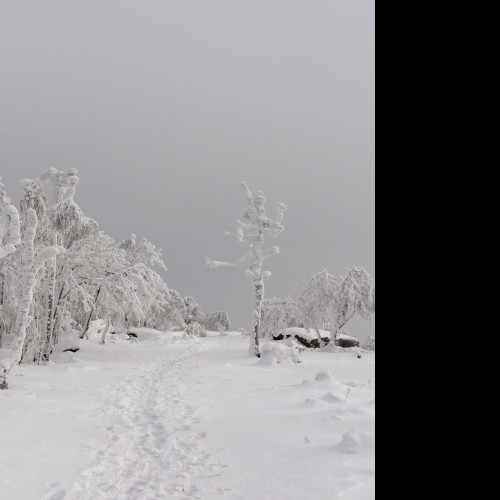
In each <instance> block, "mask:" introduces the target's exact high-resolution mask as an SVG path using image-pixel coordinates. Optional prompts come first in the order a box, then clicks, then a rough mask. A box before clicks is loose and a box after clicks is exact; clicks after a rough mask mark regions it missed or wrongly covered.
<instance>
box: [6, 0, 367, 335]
mask: <svg viewBox="0 0 500 500" xmlns="http://www.w3.org/2000/svg"><path fill="white" fill-rule="evenodd" d="M0 6H1V13H0V67H1V78H0V99H1V100H0V106H1V107H0V141H1V165H0V176H1V177H2V178H3V182H4V184H5V186H6V188H7V190H8V191H9V193H10V194H11V196H12V198H13V199H14V200H15V201H16V202H17V201H18V200H19V197H20V195H21V189H20V187H19V181H20V180H21V179H22V178H25V177H27V178H33V177H38V176H39V175H40V173H41V172H43V171H45V170H47V168H49V167H54V168H56V169H58V170H66V169H68V168H76V169H78V171H79V177H80V184H79V185H78V189H77V194H76V197H75V201H76V202H77V203H78V204H79V205H80V206H81V208H82V209H83V210H84V212H85V213H86V214H87V215H88V216H90V217H92V218H94V219H95V220H97V221H98V223H99V225H100V227H101V229H102V230H104V231H105V232H106V233H108V234H110V235H111V236H112V237H113V238H115V239H116V240H120V239H124V238H125V237H127V236H128V235H129V234H130V233H135V234H137V236H138V237H139V238H141V237H146V238H148V239H149V240H151V241H152V242H153V243H154V244H156V245H157V246H159V247H161V248H162V249H163V255H164V260H165V263H166V265H167V267H168V272H166V273H164V277H165V279H166V281H167V283H168V284H169V286H171V287H172V288H175V289H177V290H179V291H180V292H181V293H182V294H183V295H191V296H193V297H194V298H195V299H196V300H197V301H198V303H199V304H200V306H201V309H202V310H203V311H205V312H210V311H215V310H227V311H228V312H229V315H230V318H231V320H232V323H233V327H234V328H238V327H247V326H249V323H250V314H251V307H252V303H251V300H252V298H251V297H252V287H251V283H250V282H249V280H248V279H247V278H246V277H245V276H244V275H243V274H242V273H241V272H240V271H238V270H237V269H231V268H224V269H216V270H214V269H209V268H207V267H206V266H205V264H204V257H205V256H206V255H207V256H209V257H212V258H215V259H218V260H231V259H234V258H236V257H238V256H239V255H240V252H241V248H239V247H237V246H236V245H235V244H234V242H233V241H232V240H231V239H229V238H227V237H226V236H224V231H225V230H231V231H232V230H234V229H235V220H236V219H237V218H240V217H241V215H242V213H243V211H244V209H245V199H244V195H243V192H242V190H241V188H240V186H239V184H240V181H246V182H247V183H248V185H249V186H250V188H251V189H252V190H255V191H257V190H262V191H263V192H264V194H265V195H266V198H267V209H268V211H269V212H270V213H271V214H274V205H275V204H276V203H277V202H283V203H285V204H286V205H287V207H288V211H287V213H286V216H285V219H284V221H283V224H284V225H285V231H284V232H283V234H282V235H281V236H280V237H279V238H278V239H277V240H271V241H269V244H270V245H278V246H279V247H280V249H281V253H280V254H279V255H277V256H273V257H272V258H270V259H269V260H267V261H266V267H267V269H268V270H270V271H272V273H273V276H272V277H270V278H268V279H267V281H266V296H267V297H268V298H269V297H274V296H280V297H285V296H287V295H291V296H292V297H297V296H298V295H299V294H300V291H301V289H302V287H303V285H304V284H305V282H306V281H307V280H308V279H309V278H310V277H311V276H312V275H313V274H314V273H316V272H319V271H321V270H323V269H324V268H326V269H328V270H329V271H330V272H331V273H332V274H335V275H345V274H346V272H347V270H348V269H349V267H351V266H359V267H364V268H365V269H366V270H367V271H368V272H369V273H370V274H372V275H373V276H374V275H375V165H374V162H375V128H374V121H375V120H374V118H375V116H374V113H375V86H374V72H375V58H374V51H375V43H374V24H375V22H374V18H375V13H374V1H373V0H372V1H368V0H367V1H365V0H359V1H357V0H352V1H347V0H346V1H342V0H328V1H321V0H309V1H307V2H306V1H299V0H265V1H261V0H227V1H222V0H210V1H201V0H198V1H186V0H183V1H180V0H178V1H172V0H149V1H148V0H142V1H130V0H119V1H115V0H107V1H90V0H86V1H73V2H68V1H50V0H45V1H44V2H38V1H23V0H16V1H15V2H12V1H8V0H3V1H1V2H0ZM373 328H374V323H369V322H366V321H357V322H355V323H354V325H353V327H351V328H348V330H349V333H351V334H358V335H361V336H364V335H368V334H371V333H370V332H371V331H372V330H373Z"/></svg>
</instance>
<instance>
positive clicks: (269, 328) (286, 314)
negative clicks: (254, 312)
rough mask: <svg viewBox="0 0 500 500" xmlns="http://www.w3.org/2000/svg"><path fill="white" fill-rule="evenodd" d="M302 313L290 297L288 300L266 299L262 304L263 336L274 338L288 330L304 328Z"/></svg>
mask: <svg viewBox="0 0 500 500" xmlns="http://www.w3.org/2000/svg"><path fill="white" fill-rule="evenodd" d="M303 321H304V319H303V314H302V311H301V310H300V309H299V307H298V306H297V303H296V302H295V301H294V300H293V299H292V298H290V297H287V298H286V299H279V298H276V297H275V298H274V299H266V300H264V302H263V303H262V324H261V327H262V336H263V337H273V336H276V335H279V334H280V333H283V332H284V331H285V330H286V329H287V328H291V327H294V326H298V327H300V326H302V324H303Z"/></svg>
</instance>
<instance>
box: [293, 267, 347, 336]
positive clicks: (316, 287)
mask: <svg viewBox="0 0 500 500" xmlns="http://www.w3.org/2000/svg"><path fill="white" fill-rule="evenodd" d="M341 284H342V278H338V277H335V276H333V275H331V274H330V273H329V272H328V271H327V270H326V269H324V270H323V271H321V272H319V273H317V274H315V275H314V276H313V277H312V278H311V279H310V280H309V281H308V282H307V284H306V286H305V287H304V290H303V292H302V295H301V296H300V298H299V301H298V306H299V308H300V309H301V311H302V312H303V314H304V324H305V326H306V328H313V329H314V331H315V332H316V335H317V336H318V341H319V343H320V345H321V346H323V345H324V342H323V340H322V337H321V334H320V332H319V330H320V329H322V330H328V329H330V325H331V323H332V320H333V318H335V317H336V314H337V309H336V307H337V295H338V293H339V291H340V287H341Z"/></svg>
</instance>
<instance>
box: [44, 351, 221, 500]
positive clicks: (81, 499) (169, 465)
mask: <svg viewBox="0 0 500 500" xmlns="http://www.w3.org/2000/svg"><path fill="white" fill-rule="evenodd" d="M189 347H190V348H191V349H190V352H187V353H186V354H182V355H179V356H174V357H167V358H163V359H158V360H156V361H155V362H154V363H153V364H150V365H148V366H136V367H133V368H131V370H130V372H129V375H128V376H127V377H126V378H124V380H122V382H120V384H119V385H118V386H117V387H116V388H115V389H114V390H113V391H112V392H111V393H110V394H109V395H108V398H107V400H106V402H105V407H104V408H103V409H102V413H103V414H102V415H101V417H100V418H99V420H101V418H102V417H104V418H105V420H106V421H107V422H108V425H107V426H106V434H107V436H106V439H105V442H103V443H102V445H101V446H99V447H98V449H97V450H92V451H91V452H90V453H91V454H92V457H93V465H92V466H90V467H88V468H87V469H85V470H83V471H82V472H81V474H80V476H79V477H78V479H77V480H76V481H74V482H73V483H72V484H71V485H69V487H67V488H66V487H64V486H63V485H61V484H54V485H52V487H51V488H50V491H49V492H48V493H47V494H46V495H45V497H44V498H45V500H62V499H64V500H158V499H164V498H179V497H180V498H186V497H196V496H197V495H196V493H197V492H198V491H199V490H198V486H197V484H196V483H197V477H200V476H206V474H205V473H206V472H208V471H209V470H210V469H213V464H210V463H209V455H208V454H207V453H204V452H203V450H202V446H201V444H202V441H203V438H204V437H205V435H204V433H203V432H200V431H197V430H196V429H194V428H193V426H195V425H196V424H197V422H198V420H197V417H196V410H197V409H196V408H194V407H193V406H191V405H190V404H189V403H188V402H187V401H186V393H185V391H186V390H187V387H186V384H184V383H183V379H184V378H185V377H186V375H187V373H188V370H189V366H190V364H191V363H192V361H193V359H194V358H195V356H196V355H197V354H198V353H199V352H201V351H200V347H201V345H196V346H194V345H193V346H189ZM213 348H214V345H213V344H212V343H210V342H209V343H204V344H203V350H204V351H205V350H211V349H213ZM89 425H92V422H89Z"/></svg>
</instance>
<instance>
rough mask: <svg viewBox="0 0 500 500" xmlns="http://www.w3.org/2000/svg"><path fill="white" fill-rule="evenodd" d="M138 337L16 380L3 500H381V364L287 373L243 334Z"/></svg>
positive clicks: (316, 360)
mask: <svg viewBox="0 0 500 500" xmlns="http://www.w3.org/2000/svg"><path fill="white" fill-rule="evenodd" d="M134 332H136V333H137V338H135V337H133V336H132V337H129V336H127V335H125V334H122V335H118V336H113V335H110V336H109V340H108V343H106V344H105V345H100V344H99V340H100V338H99V335H97V334H95V335H93V336H92V335H91V336H90V339H89V340H80V339H79V338H78V335H75V337H74V338H72V339H66V340H65V341H64V342H60V344H58V345H57V348H56V352H55V353H54V354H53V356H52V359H51V361H50V362H49V364H48V365H46V366H36V365H21V366H16V367H15V368H14V369H13V370H12V374H11V377H10V388H9V390H8V391H0V429H2V430H1V434H0V497H1V498H2V500H41V499H43V500H62V499H66V500H84V499H85V500H111V499H120V500H125V499H126V500H157V499H168V498H198V499H203V500H208V499H216V498H227V499H231V500H236V499H241V500H243V499H245V500H261V499H273V500H274V499H304V498H310V499H314V500H321V499H329V500H335V499H339V500H340V499H343V500H347V499H352V500H364V499H366V500H368V499H370V500H371V499H373V498H374V497H375V494H374V468H375V465H374V464H375V458H374V433H375V429H374V426H375V382H374V378H375V374H374V372H375V353H374V352H367V351H363V350H360V349H345V350H339V351H338V352H320V351H318V350H306V351H302V352H300V353H299V356H300V360H301V362H300V363H293V362H292V361H291V358H292V356H288V355H287V353H290V352H291V351H290V350H287V349H286V347H283V348H267V349H266V348H265V347H263V353H264V354H263V357H262V358H261V359H257V358H255V357H249V356H248V354H247V352H248V341H249V339H248V337H243V336H241V334H240V333H239V332H229V333H228V335H227V336H222V337H221V336H219V334H216V333H211V332H209V336H207V337H203V338H198V337H192V336H187V335H185V334H184V333H183V332H176V333H172V332H167V333H160V332H158V331H156V330H151V329H138V330H134ZM271 345H273V346H278V345H280V344H278V343H274V342H273V343H272V344H271ZM68 348H72V349H73V350H76V349H77V348H79V349H80V350H78V351H77V352H72V351H67V352H63V351H64V350H65V349H68ZM266 352H267V353H269V354H268V355H265V353H266ZM359 354H361V356H360V357H358V355H359ZM282 355H283V357H282V358H281V362H278V361H280V356H282Z"/></svg>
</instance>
